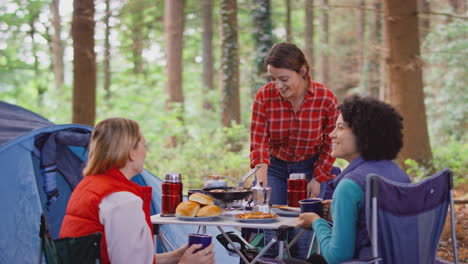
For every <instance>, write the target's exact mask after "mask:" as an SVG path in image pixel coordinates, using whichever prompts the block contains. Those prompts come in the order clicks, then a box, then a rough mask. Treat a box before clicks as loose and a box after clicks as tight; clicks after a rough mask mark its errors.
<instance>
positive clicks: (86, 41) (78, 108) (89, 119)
mask: <svg viewBox="0 0 468 264" xmlns="http://www.w3.org/2000/svg"><path fill="white" fill-rule="evenodd" d="M94 25H95V22H94V2H93V0H74V1H73V21H72V38H73V118H72V120H73V123H78V124H85V125H90V126H93V125H94V121H95V118H96V54H95V53H94Z"/></svg>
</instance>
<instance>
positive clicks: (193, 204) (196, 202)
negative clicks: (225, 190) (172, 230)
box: [175, 193, 223, 221]
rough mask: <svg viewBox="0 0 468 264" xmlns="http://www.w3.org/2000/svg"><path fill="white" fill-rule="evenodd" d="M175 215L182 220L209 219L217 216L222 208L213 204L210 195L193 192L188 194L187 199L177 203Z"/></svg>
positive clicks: (221, 211)
mask: <svg viewBox="0 0 468 264" xmlns="http://www.w3.org/2000/svg"><path fill="white" fill-rule="evenodd" d="M175 213H176V217H177V219H179V220H183V221H211V220H215V219H217V218H218V216H220V215H221V214H222V213H223V210H222V209H221V208H220V207H219V206H216V205H214V201H213V199H211V197H209V196H207V195H205V194H202V193H194V194H192V195H190V197H189V200H188V201H185V202H181V203H179V205H177V208H176V212H175Z"/></svg>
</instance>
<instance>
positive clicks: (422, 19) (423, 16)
mask: <svg viewBox="0 0 468 264" xmlns="http://www.w3.org/2000/svg"><path fill="white" fill-rule="evenodd" d="M418 10H419V12H418V13H419V28H420V29H421V31H420V34H421V40H422V41H424V39H426V36H427V34H428V33H429V32H430V30H431V20H430V18H431V16H430V15H429V12H431V5H430V2H429V0H418Z"/></svg>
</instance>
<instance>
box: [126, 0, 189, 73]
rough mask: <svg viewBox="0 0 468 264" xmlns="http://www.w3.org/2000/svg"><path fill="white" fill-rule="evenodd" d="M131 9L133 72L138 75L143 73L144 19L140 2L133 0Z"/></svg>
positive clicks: (139, 0) (140, 0)
mask: <svg viewBox="0 0 468 264" xmlns="http://www.w3.org/2000/svg"><path fill="white" fill-rule="evenodd" d="M133 7H134V8H133V10H132V20H133V21H132V26H133V30H132V39H133V42H132V54H133V56H132V58H133V72H134V73H136V74H139V73H143V19H144V18H143V2H142V0H133ZM182 14H183V12H182ZM182 19H183V16H182ZM182 21H183V20H182Z"/></svg>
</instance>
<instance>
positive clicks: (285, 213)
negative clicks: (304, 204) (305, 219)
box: [273, 208, 301, 217]
mask: <svg viewBox="0 0 468 264" xmlns="http://www.w3.org/2000/svg"><path fill="white" fill-rule="evenodd" d="M273 211H274V212H275V213H276V214H277V215H280V216H287V217H298V216H299V215H300V214H301V213H300V212H294V211H290V210H283V209H280V208H273Z"/></svg>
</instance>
